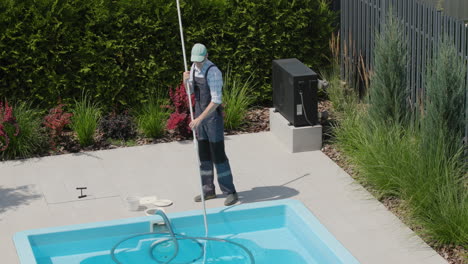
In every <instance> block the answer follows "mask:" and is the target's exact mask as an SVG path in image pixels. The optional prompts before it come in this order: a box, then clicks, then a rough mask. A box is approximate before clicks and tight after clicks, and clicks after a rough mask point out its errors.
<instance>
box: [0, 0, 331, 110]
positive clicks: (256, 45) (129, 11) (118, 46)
mask: <svg viewBox="0 0 468 264" xmlns="http://www.w3.org/2000/svg"><path fill="white" fill-rule="evenodd" d="M327 2H328V1H327V0H303V1H282V0H275V1H271V0H259V1H251V0H233V1H213V0H193V1H182V2H181V5H182V15H183V18H184V31H185V37H186V40H187V42H186V43H187V49H190V47H191V45H193V44H194V43H196V42H203V43H205V44H206V45H207V47H208V49H209V53H210V58H212V60H213V61H214V62H215V63H217V65H218V66H220V68H226V66H227V65H228V63H229V62H231V63H232V65H235V69H233V70H235V72H236V73H237V74H239V75H240V76H248V75H249V73H250V72H252V71H253V70H255V75H254V76H253V79H254V80H255V81H258V82H259V87H258V89H257V90H254V91H251V92H252V94H253V95H254V96H255V97H256V98H257V99H258V100H259V101H262V102H268V101H269V100H270V99H271V85H270V76H271V60H272V59H279V58H287V57H296V58H298V59H299V60H301V61H303V62H304V63H305V64H306V65H308V66H310V67H312V68H314V69H317V68H323V67H327V66H328V61H327V57H328V56H329V51H328V49H327V39H328V37H329V35H330V34H331V32H333V31H334V30H335V28H334V26H333V24H334V22H335V21H336V18H337V15H336V13H334V12H332V11H330V9H329V7H328V5H327ZM177 23H178V21H177V11H176V5H175V1H167V0H154V1H142V0H135V1H114V0H75V1H70V0H61V1H54V0H41V1H36V0H9V1H0V28H1V29H2V30H1V31H0V39H1V40H2V41H1V42H0V50H2V52H1V53H0V65H2V67H0V76H2V78H0V87H1V89H0V98H2V97H5V96H7V95H8V98H12V99H15V100H24V101H26V100H27V101H28V102H29V101H32V102H34V103H35V104H42V105H45V106H46V107H48V108H52V107H54V106H55V104H56V101H57V98H62V99H63V102H64V103H66V104H72V103H73V102H74V100H75V99H78V100H79V98H80V95H81V94H80V92H79V91H80V90H86V91H89V95H90V96H91V97H92V98H100V100H101V103H102V107H103V108H104V109H106V110H110V109H111V108H112V107H114V106H115V105H117V106H119V107H123V108H127V107H132V106H137V105H140V104H141V103H144V102H145V100H146V95H147V93H148V91H149V90H151V89H152V88H153V87H155V86H157V85H159V84H164V85H167V86H175V85H177V84H178V83H179V81H180V68H181V66H182V65H183V63H182V51H181V49H180V39H179V32H178V30H179V28H178V27H177Z"/></svg>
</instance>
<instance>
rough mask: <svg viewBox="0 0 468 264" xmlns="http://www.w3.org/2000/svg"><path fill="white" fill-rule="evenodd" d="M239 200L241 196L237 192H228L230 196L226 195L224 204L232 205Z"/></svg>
mask: <svg viewBox="0 0 468 264" xmlns="http://www.w3.org/2000/svg"><path fill="white" fill-rule="evenodd" d="M237 201H239V196H238V195H237V193H231V194H228V196H227V197H226V200H225V201H224V205H225V206H230V205H233V204H235V203H237Z"/></svg>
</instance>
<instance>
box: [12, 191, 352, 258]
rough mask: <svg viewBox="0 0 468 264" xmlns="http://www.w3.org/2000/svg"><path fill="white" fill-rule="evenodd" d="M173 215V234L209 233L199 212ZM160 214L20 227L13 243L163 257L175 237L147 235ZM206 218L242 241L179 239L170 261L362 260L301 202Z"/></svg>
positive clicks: (47, 254)
mask: <svg viewBox="0 0 468 264" xmlns="http://www.w3.org/2000/svg"><path fill="white" fill-rule="evenodd" d="M168 216H169V218H170V221H171V224H172V227H173V229H174V232H175V233H178V234H180V236H191V237H202V236H204V228H203V217H201V211H190V212H181V213H173V214H169V215H168ZM161 220H162V219H161V217H160V216H145V217H138V218H129V219H121V220H112V221H107V222H99V223H89V224H80V225H73V226H63V227H53V228H45V229H36V230H28V231H23V232H19V233H17V234H16V235H15V236H14V242H15V246H16V249H17V252H18V257H19V259H20V262H21V264H78V263H79V264H115V263H116V262H115V261H114V260H113V259H112V257H111V250H112V248H113V247H115V246H116V245H117V247H116V249H115V252H116V253H115V258H117V259H118V261H119V262H121V263H124V264H127V263H128V264H150V263H151V264H152V263H165V262H164V261H166V260H168V259H169V258H170V256H171V255H172V254H173V253H174V243H172V242H171V241H170V239H168V237H167V235H166V236H163V235H158V234H152V233H150V234H148V233H149V232H153V230H151V229H154V232H155V233H156V232H165V231H167V229H165V228H166V227H164V226H163V225H161V224H160V223H161ZM156 223H159V225H158V224H156ZM208 223H209V228H210V229H209V230H210V234H209V236H210V237H216V238H222V239H227V240H229V241H232V242H234V243H235V244H239V245H240V246H235V245H234V244H230V243H221V242H217V241H208V242H206V241H201V240H199V241H196V240H190V239H184V238H183V237H179V238H180V240H179V241H180V244H179V246H180V250H179V254H178V255H177V257H176V258H174V259H173V261H171V262H170V263H180V264H181V263H225V264H228V263H237V264H241V263H245V264H250V263H251V261H250V259H249V255H248V253H247V252H246V251H245V250H243V248H242V247H245V248H246V249H248V251H250V252H251V253H252V255H253V258H254V260H255V263H257V264H280V263H294V264H301V263H310V264H358V263H359V262H358V261H357V260H356V259H355V258H354V257H353V256H352V255H351V254H350V253H349V252H348V251H347V250H346V249H345V248H344V247H343V246H342V245H341V244H340V243H339V242H338V241H337V240H336V239H335V238H334V237H333V236H332V235H331V234H330V233H329V232H328V231H327V230H326V229H325V227H324V226H323V225H321V224H320V222H319V221H318V220H317V219H316V218H315V217H314V216H313V215H312V213H311V212H310V211H309V210H307V208H306V207H305V206H304V205H303V204H302V203H301V202H299V201H296V200H278V201H268V202H260V203H252V204H241V205H237V206H232V207H223V208H216V209H210V210H208ZM137 234H145V235H140V236H135V235H137ZM131 237H133V238H131ZM126 238H130V239H127V240H125V239H126ZM124 240H125V241H124ZM163 240H164V241H163ZM161 241H163V242H162V243H160V242H161ZM119 243H120V244H119ZM156 243H159V244H157V245H155V244H156ZM201 248H206V254H203V255H200V254H201Z"/></svg>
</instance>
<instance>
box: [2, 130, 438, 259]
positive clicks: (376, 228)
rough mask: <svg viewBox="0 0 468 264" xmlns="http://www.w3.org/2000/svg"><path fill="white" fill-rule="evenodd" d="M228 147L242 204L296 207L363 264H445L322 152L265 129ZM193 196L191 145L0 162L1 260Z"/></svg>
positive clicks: (232, 139) (185, 204)
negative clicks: (288, 145)
mask: <svg viewBox="0 0 468 264" xmlns="http://www.w3.org/2000/svg"><path fill="white" fill-rule="evenodd" d="M226 150H227V154H228V157H229V158H230V162H231V166H232V170H233V174H234V181H235V183H236V187H237V190H238V192H239V197H240V201H241V203H251V202H257V201H268V200H276V199H288V198H291V199H296V200H299V201H301V202H302V203H304V205H305V206H306V207H308V209H309V210H310V211H311V212H312V213H313V214H314V215H315V216H316V217H317V218H318V219H319V220H320V222H321V223H322V224H323V225H324V226H325V227H326V228H327V229H328V230H329V231H330V232H331V233H332V234H333V235H334V236H335V238H336V239H337V240H338V241H340V242H341V243H342V244H343V245H344V246H345V247H346V248H347V249H348V250H349V251H350V252H351V254H352V255H353V256H355V257H356V258H357V259H358V260H359V261H360V262H361V263H362V264H419V263H420V264H443V263H447V262H446V261H445V260H444V259H443V258H442V257H440V256H439V255H438V254H437V253H436V252H435V251H434V250H432V249H431V248H430V247H428V246H427V245H426V244H425V243H424V242H422V240H421V239H420V238H419V237H417V236H416V235H415V234H414V233H413V232H412V231H411V230H410V229H409V228H408V227H406V226H405V225H404V224H403V223H402V222H401V221H400V220H399V219H398V218H397V217H396V216H394V215H393V214H392V213H391V212H389V211H388V210H387V209H386V208H385V207H384V206H383V205H382V204H381V203H379V202H378V201H377V200H375V199H374V198H373V197H372V196H371V195H370V194H369V193H368V192H367V191H366V190H365V189H364V188H363V187H361V186H360V185H359V184H355V183H354V180H353V179H352V178H351V177H350V176H349V175H348V174H347V173H346V172H344V171H343V170H342V169H341V168H340V167H338V166H337V165H336V164H335V163H334V162H333V161H331V160H330V159H329V158H328V157H327V156H326V155H325V154H323V153H322V152H320V151H312V152H303V153H296V154H290V153H288V151H287V150H286V149H285V148H284V147H283V146H282V145H281V143H279V142H278V141H277V140H276V138H275V137H274V135H272V134H271V133H270V132H263V133H257V134H246V135H239V136H229V137H226ZM76 187H87V190H84V194H87V195H88V197H86V198H83V199H78V196H79V195H80V191H79V190H76ZM218 190H219V189H218ZM198 192H199V176H198V169H197V159H196V156H195V151H194V148H193V144H192V142H191V141H184V142H172V143H165V144H155V145H145V146H138V147H130V148H120V149H114V150H105V151H96V152H84V153H77V154H67V155H60V156H52V157H44V158H37V159H28V160H22V161H7V162H0V254H1V256H2V263H7V264H19V261H18V257H17V255H16V250H15V247H14V244H13V240H12V237H13V235H14V234H15V233H16V232H18V231H23V230H28V229H35V228H44V227H52V226H60V225H71V224H78V223H88V222H95V221H106V220H111V219H118V218H126V217H134V216H142V215H144V211H138V212H130V211H128V210H127V208H126V204H125V201H124V198H125V197H126V196H128V195H142V196H143V195H156V196H158V198H161V199H170V200H172V201H173V202H174V204H173V205H172V206H170V207H168V208H167V209H166V212H168V213H171V212H180V211H186V210H194V209H201V208H202V207H201V204H200V203H195V202H193V196H195V195H196V194H197V193H198ZM223 201H224V197H222V196H221V197H220V198H219V199H215V200H209V201H207V207H208V208H214V207H221V206H223ZM324 264H325V263H324Z"/></svg>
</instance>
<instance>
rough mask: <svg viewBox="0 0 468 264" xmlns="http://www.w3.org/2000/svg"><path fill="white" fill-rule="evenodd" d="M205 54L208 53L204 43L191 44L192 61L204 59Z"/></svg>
mask: <svg viewBox="0 0 468 264" xmlns="http://www.w3.org/2000/svg"><path fill="white" fill-rule="evenodd" d="M206 54H208V51H207V50H206V47H205V45H203V44H200V43H197V44H195V45H193V48H192V57H191V59H190V60H191V61H192V62H202V61H203V60H205V57H206Z"/></svg>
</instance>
